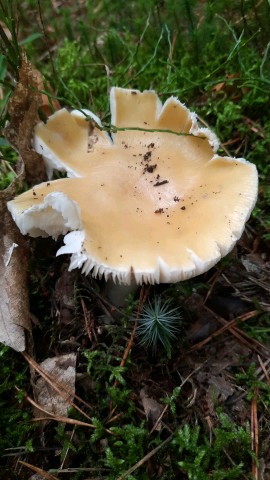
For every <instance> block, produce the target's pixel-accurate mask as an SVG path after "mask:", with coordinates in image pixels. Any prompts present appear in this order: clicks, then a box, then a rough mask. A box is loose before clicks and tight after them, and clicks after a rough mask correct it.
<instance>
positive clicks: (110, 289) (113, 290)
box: [104, 280, 138, 307]
mask: <svg viewBox="0 0 270 480" xmlns="http://www.w3.org/2000/svg"><path fill="white" fill-rule="evenodd" d="M137 288H138V285H137V284H136V283H135V281H134V282H131V284H130V285H121V284H119V283H115V282H114V281H113V280H107V282H106V285H105V289H104V295H105V296H106V297H107V298H108V300H110V302H112V303H113V305H115V306H116V307H122V306H124V304H125V302H126V301H127V297H128V295H130V294H133V293H135V292H136V289H137Z"/></svg>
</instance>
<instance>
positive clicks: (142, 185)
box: [8, 88, 258, 285]
mask: <svg viewBox="0 0 270 480" xmlns="http://www.w3.org/2000/svg"><path fill="white" fill-rule="evenodd" d="M110 106H111V116H112V118H111V122H112V129H111V133H110V134H109V133H107V132H106V131H105V129H103V128H102V124H101V121H100V120H99V118H98V117H96V116H95V115H94V114H93V113H92V112H90V111H88V110H83V111H78V110H73V111H71V112H69V111H67V110H66V109H62V110H59V111H57V112H56V113H55V114H53V115H52V116H51V117H50V118H49V119H48V121H47V123H46V124H44V123H40V124H38V125H37V127H36V129H35V135H34V148H35V150H36V151H37V152H39V153H40V154H41V155H42V156H43V158H44V162H45V165H46V168H47V173H48V177H49V178H51V176H52V172H53V170H54V169H56V170H60V171H65V172H67V177H68V178H61V179H57V180H52V181H50V180H49V181H47V182H45V183H42V184H40V185H37V186H35V187H33V188H31V189H30V190H29V191H27V192H25V193H23V194H21V195H19V196H18V197H16V198H15V199H14V200H12V201H11V202H9V203H8V208H9V211H10V212H11V215H12V217H13V219H14V221H15V222H16V224H17V225H18V227H19V229H20V231H21V232H22V233H23V234H29V235H31V236H33V237H37V236H47V235H51V236H52V237H54V238H57V237H58V236H59V235H60V234H63V235H64V246H62V247H61V248H60V249H59V250H58V252H57V255H61V254H71V260H70V270H72V269H74V268H77V267H79V268H81V267H82V271H83V272H84V273H85V274H89V273H91V274H92V275H93V276H94V277H101V276H104V277H105V279H106V280H108V279H112V280H113V281H114V282H116V283H117V284H118V283H119V284H126V285H129V284H130V283H132V281H134V282H135V283H136V284H142V283H143V282H145V283H150V284H155V283H159V282H165V283H166V282H168V283H171V282H178V281H181V280H186V279H188V278H191V277H194V276H196V275H199V274H201V273H204V272H206V271H207V270H208V269H210V268H211V267H213V265H215V264H216V263H217V262H218V261H219V260H220V259H221V258H222V257H223V256H225V255H226V254H227V253H228V252H230V251H231V250H232V248H233V247H234V245H235V243H236V241H237V240H238V239H239V238H240V236H241V234H242V232H243V230H244V226H245V222H246V221H247V220H248V218H249V216H250V214H251V211H252V209H253V207H254V204H255V202H256V198H257V189H258V175H257V170H256V167H255V165H253V164H252V163H250V162H248V161H246V160H245V159H243V158H238V159H235V158H230V157H222V156H219V155H218V154H216V152H217V149H218V147H219V143H218V140H217V138H216V136H215V134H214V133H212V132H211V131H210V130H209V129H206V128H201V127H200V126H199V125H198V122H197V119H196V115H195V114H194V113H191V112H190V111H189V110H188V109H187V108H186V106H185V105H183V104H182V103H181V102H180V101H179V100H178V99H177V98H175V97H170V98H169V99H168V100H167V101H166V102H165V103H164V105H162V103H161V101H160V100H159V98H158V96H157V94H156V93H155V92H154V91H144V92H140V91H138V90H129V89H123V88H112V89H111V93H110Z"/></svg>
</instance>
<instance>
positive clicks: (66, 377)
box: [35, 353, 76, 416]
mask: <svg viewBox="0 0 270 480" xmlns="http://www.w3.org/2000/svg"><path fill="white" fill-rule="evenodd" d="M40 366H41V367H42V368H43V370H45V372H46V373H48V374H49V375H50V376H52V377H54V378H55V379H56V380H57V382H58V384H59V383H61V384H63V385H64V386H65V387H67V388H68V389H69V391H72V392H74V393H75V377H76V370H75V366H76V355H75V354H74V353H70V354H67V355H62V356H59V357H53V358H47V359H46V360H44V362H42V363H41V364H40ZM35 397H36V400H37V403H38V404H39V405H40V406H42V407H43V408H45V409H46V410H47V411H48V412H50V413H52V414H53V415H56V416H65V415H67V410H68V409H69V408H70V403H71V402H72V401H73V398H74V397H73V396H71V395H69V394H68V393H66V392H64V391H63V395H59V394H58V393H56V391H55V390H54V389H53V388H52V387H51V386H50V385H49V383H48V382H46V380H45V379H44V378H43V377H40V378H39V379H38V380H37V382H36V385H35ZM36 416H40V414H39V413H38V412H37V413H36Z"/></svg>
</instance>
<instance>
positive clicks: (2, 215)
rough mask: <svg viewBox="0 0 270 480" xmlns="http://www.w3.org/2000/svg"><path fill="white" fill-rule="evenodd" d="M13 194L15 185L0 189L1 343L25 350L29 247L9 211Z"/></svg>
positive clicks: (28, 325)
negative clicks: (7, 203) (9, 201)
mask: <svg viewBox="0 0 270 480" xmlns="http://www.w3.org/2000/svg"><path fill="white" fill-rule="evenodd" d="M12 196H13V187H10V188H9V189H7V190H6V191H3V192H0V342H1V343H3V344H4V345H8V346H9V347H11V348H13V349H14V350H16V351H18V352H22V351H23V350H25V336H24V329H27V330H31V321H30V313H29V301H28V289H27V264H28V249H27V240H26V239H25V237H23V236H22V235H21V234H20V232H19V230H18V228H17V227H16V226H15V225H14V222H13V221H12V219H11V216H10V214H9V212H8V211H7V207H6V202H7V200H9V199H10V198H11V197H12ZM14 245H17V247H16V248H14Z"/></svg>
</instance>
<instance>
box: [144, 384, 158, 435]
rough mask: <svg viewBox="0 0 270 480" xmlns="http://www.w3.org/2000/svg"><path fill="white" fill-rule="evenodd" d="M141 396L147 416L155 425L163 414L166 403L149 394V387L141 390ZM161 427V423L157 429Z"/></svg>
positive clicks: (151, 423) (150, 422)
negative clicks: (163, 403)
mask: <svg viewBox="0 0 270 480" xmlns="http://www.w3.org/2000/svg"><path fill="white" fill-rule="evenodd" d="M140 397H141V401H142V405H143V409H144V412H145V416H146V419H147V421H148V422H149V424H150V425H154V424H155V423H156V422H157V420H158V418H159V417H160V415H161V412H162V410H163V408H164V405H161V404H160V403H158V402H157V401H156V400H155V399H154V398H152V397H150V396H149V393H148V390H147V388H146V387H145V388H142V389H141V391H140ZM160 429H161V424H160V423H159V424H158V425H157V426H156V430H160Z"/></svg>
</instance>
